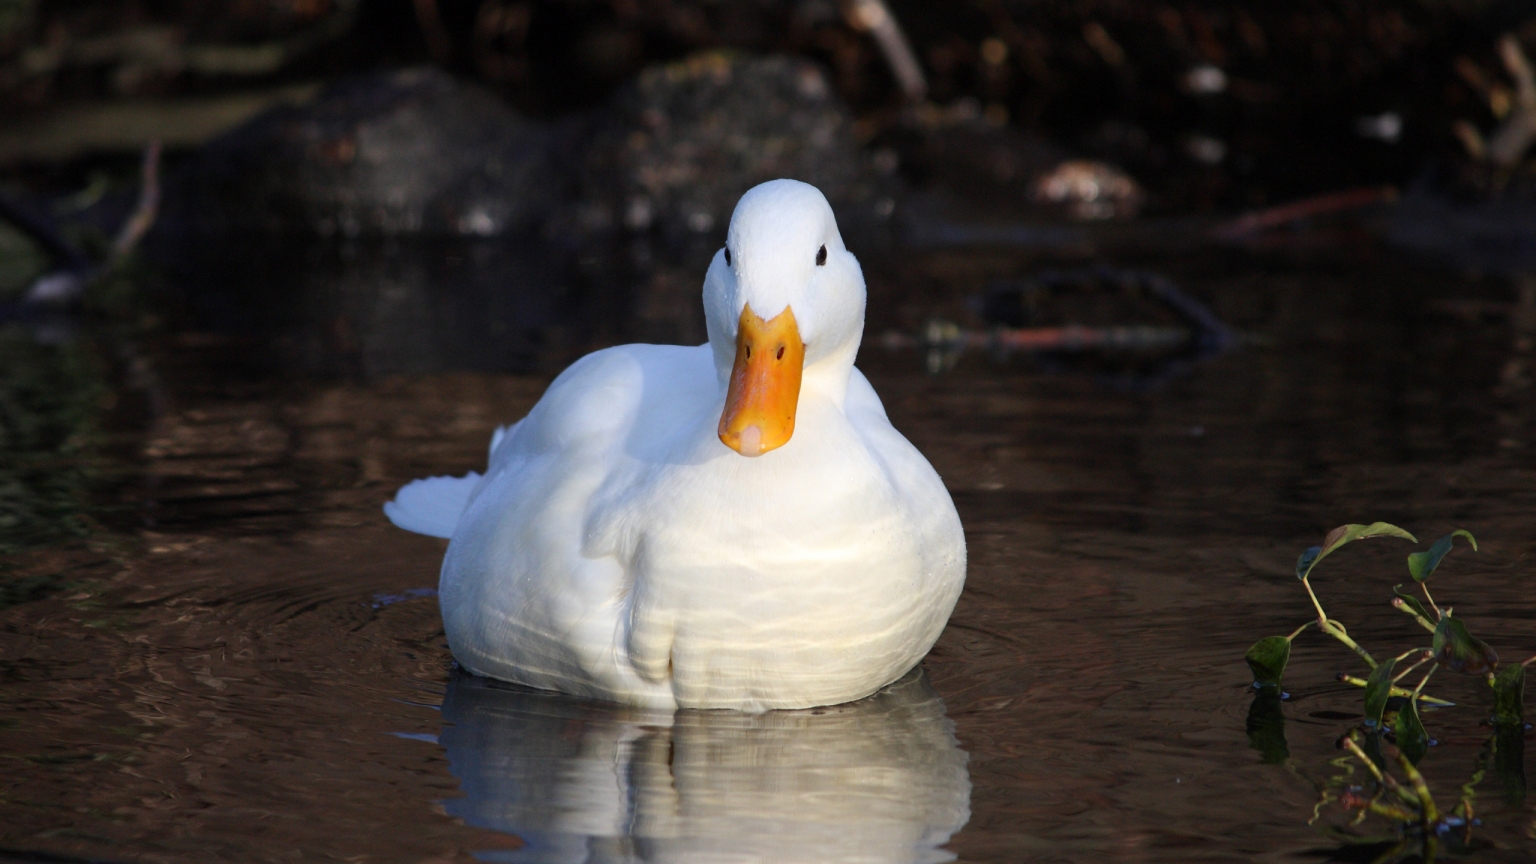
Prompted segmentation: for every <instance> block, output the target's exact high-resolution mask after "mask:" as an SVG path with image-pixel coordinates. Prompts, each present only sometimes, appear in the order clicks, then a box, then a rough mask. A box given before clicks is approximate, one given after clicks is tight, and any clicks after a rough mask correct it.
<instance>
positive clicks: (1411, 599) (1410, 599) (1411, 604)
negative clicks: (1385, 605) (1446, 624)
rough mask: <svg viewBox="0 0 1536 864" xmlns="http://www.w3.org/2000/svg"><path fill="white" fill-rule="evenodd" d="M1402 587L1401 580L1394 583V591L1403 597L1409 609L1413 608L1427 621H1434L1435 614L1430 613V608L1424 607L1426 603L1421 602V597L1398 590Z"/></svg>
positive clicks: (1404, 603)
mask: <svg viewBox="0 0 1536 864" xmlns="http://www.w3.org/2000/svg"><path fill="white" fill-rule="evenodd" d="M1402 587H1403V583H1401V582H1399V583H1397V584H1396V585H1393V586H1392V593H1393V594H1396V595H1397V596H1398V597H1399V598H1401V599H1402V601H1403V605H1404V606H1407V607H1408V608H1409V609H1412V610H1413V611H1414V612H1416V613H1418V616H1419V617H1420V618H1423V619H1424V620H1426V621H1434V620H1435V616H1433V615H1431V614H1429V610H1428V609H1425V608H1424V604H1423V603H1420V602H1419V598H1417V597H1415V596H1413V595H1412V594H1404V593H1403V592H1402V591H1399V590H1398V589H1399V588H1402Z"/></svg>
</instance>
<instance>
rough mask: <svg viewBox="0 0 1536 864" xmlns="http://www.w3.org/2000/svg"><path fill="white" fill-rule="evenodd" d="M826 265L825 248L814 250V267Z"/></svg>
mask: <svg viewBox="0 0 1536 864" xmlns="http://www.w3.org/2000/svg"><path fill="white" fill-rule="evenodd" d="M727 254H729V253H727ZM725 260H727V261H729V260H731V259H730V258H729V257H727V258H726V259H725ZM826 263H827V247H825V246H823V247H821V248H820V249H817V250H816V266H817V267H820V266H822V265H823V264H826Z"/></svg>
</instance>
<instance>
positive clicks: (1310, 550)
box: [1296, 546, 1323, 579]
mask: <svg viewBox="0 0 1536 864" xmlns="http://www.w3.org/2000/svg"><path fill="white" fill-rule="evenodd" d="M1322 551H1323V547H1321V546H1308V547H1307V548H1306V550H1305V551H1303V552H1302V553H1301V557H1300V558H1297V559H1296V578H1297V579H1305V578H1307V574H1308V573H1311V572H1312V565H1313V564H1316V563H1317V559H1318V558H1319V557H1321V555H1322Z"/></svg>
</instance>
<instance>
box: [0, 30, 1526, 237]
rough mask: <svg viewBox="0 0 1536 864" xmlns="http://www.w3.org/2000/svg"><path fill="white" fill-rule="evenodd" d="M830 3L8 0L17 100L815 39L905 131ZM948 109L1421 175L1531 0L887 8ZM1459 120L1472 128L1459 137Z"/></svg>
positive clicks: (1230, 172) (620, 73)
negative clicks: (47, 0) (53, 0)
mask: <svg viewBox="0 0 1536 864" xmlns="http://www.w3.org/2000/svg"><path fill="white" fill-rule="evenodd" d="M854 5H855V4H853V3H852V2H836V0H734V2H721V0H372V2H360V0H269V2H263V3H248V2H243V0H175V2H167V3H156V4H144V3H140V2H133V0H74V2H70V3H58V4H41V3H36V2H34V0H0V110H14V111H21V112H25V111H26V110H30V109H38V108H42V107H46V106H50V105H56V104H60V103H63V102H69V101H71V100H81V99H112V98H120V97H134V98H137V97H159V96H167V95H177V94H207V93H214V92H220V91H224V90H230V89H239V88H250V87H255V86H267V85H274V84H279V83H289V82H294V81H307V80H315V79H325V78H331V77H335V76H337V75H340V74H345V73H351V72H357V71H362V70H369V69H376V68H380V67H394V66H400V65H404V64H409V63H418V62H423V61H427V62H435V63H437V64H439V65H441V66H444V67H446V68H448V69H450V70H452V71H454V72H455V73H457V74H460V75H463V76H466V77H471V78H475V79H478V80H480V81H481V82H483V83H486V84H489V85H491V86H493V87H494V88H496V89H498V90H499V91H500V92H501V93H502V94H503V95H504V96H506V97H507V98H508V99H509V101H510V102H511V103H512V104H513V105H515V106H517V107H518V108H520V109H521V110H524V111H526V112H529V113H532V114H537V115H542V116H550V115H557V114H562V113H567V112H570V111H574V110H579V109H582V108H585V107H589V106H593V105H596V104H598V103H599V102H600V101H601V100H603V99H605V98H607V97H608V96H609V95H610V94H611V93H612V92H613V91H614V90H615V89H616V88H617V87H618V86H619V85H620V84H621V83H622V82H624V81H626V80H629V79H630V78H632V77H633V76H634V75H635V74H636V73H637V72H638V71H639V70H640V69H641V68H643V67H645V66H647V65H651V64H654V63H657V62H663V61H669V60H674V59H677V58H680V57H683V56H686V55H688V54H691V53H693V52H696V51H698V50H700V49H704V48H720V47H727V48H741V49H746V50H750V51H761V52H782V53H793V54H799V55H803V56H809V57H812V58H815V59H817V60H819V61H820V62H822V63H823V64H824V65H825V66H826V67H827V68H828V69H829V70H830V71H831V73H832V80H833V83H834V86H835V87H836V89H837V91H838V93H839V95H840V96H841V97H842V98H843V99H844V100H845V101H847V102H848V103H849V104H850V105H852V106H853V108H854V110H855V112H856V113H857V114H858V115H859V116H860V118H861V119H860V126H859V129H860V132H861V134H862V136H863V138H864V139H865V140H866V141H869V140H875V139H879V138H881V137H882V136H891V135H898V136H899V135H900V134H902V130H903V126H904V118H905V119H910V116H909V114H907V113H904V111H903V96H902V94H901V92H900V90H899V88H898V87H897V86H896V83H895V81H894V79H893V77H892V75H891V73H890V71H889V69H888V65H887V63H886V61H885V58H884V57H883V56H882V54H881V51H880V50H879V48H878V46H877V45H876V43H875V41H874V40H873V39H871V38H870V34H869V33H868V32H866V31H865V30H864V29H862V28H861V27H859V26H855V25H856V23H857V17H856V15H855V13H854V11H853V8H854ZM888 5H889V6H890V8H891V10H892V11H893V13H894V15H895V17H896V19H897V20H898V21H899V22H900V25H901V27H902V29H903V30H904V31H905V33H906V34H907V36H908V38H909V39H910V41H911V43H912V47H913V49H914V51H915V53H916V56H917V58H918V60H919V61H920V62H921V64H922V66H923V68H924V71H925V72H926V74H927V77H928V97H929V98H930V99H931V100H932V102H933V103H934V104H936V105H940V106H950V107H953V106H960V108H961V109H963V112H964V111H968V112H970V114H971V115H973V116H975V117H977V118H982V119H984V120H985V121H986V122H988V123H992V124H995V125H999V126H1002V125H1007V126H1011V127H1014V128H1019V129H1023V130H1025V131H1028V132H1030V133H1033V134H1039V135H1042V136H1044V137H1048V138H1051V139H1053V140H1056V141H1058V142H1060V143H1062V144H1064V145H1065V146H1067V147H1069V148H1070V149H1072V150H1074V151H1077V152H1080V153H1083V154H1085V155H1089V156H1093V157H1095V158H1100V159H1105V160H1108V161H1110V162H1113V163H1116V164H1119V165H1121V166H1123V167H1125V168H1127V169H1129V170H1130V171H1131V172H1132V173H1133V174H1135V175H1136V176H1137V177H1138V179H1141V180H1142V181H1143V182H1144V183H1147V184H1148V185H1149V186H1151V187H1152V191H1153V192H1154V193H1155V194H1157V195H1159V196H1161V198H1162V199H1163V200H1165V201H1168V202H1170V203H1173V204H1175V205H1178V206H1184V207H1196V208H1199V207H1205V206H1212V205H1222V206H1250V205H1255V204H1261V203H1264V202H1266V201H1271V200H1274V199H1275V198H1277V197H1289V196H1296V195H1303V194H1307V193H1310V192H1317V191H1322V190H1327V189H1335V188H1340V187H1342V186H1349V185H1359V184H1364V183H1397V184H1402V183H1405V182H1407V181H1408V180H1410V179H1411V178H1412V177H1413V175H1414V174H1415V172H1417V171H1419V170H1421V169H1422V168H1423V167H1424V165H1425V164H1426V162H1427V161H1430V160H1436V159H1445V160H1457V159H1463V158H1465V157H1467V156H1468V152H1467V150H1468V145H1467V143H1466V142H1467V140H1468V139H1467V136H1466V134H1465V128H1474V129H1480V130H1482V133H1481V134H1484V135H1488V134H1490V133H1491V132H1492V130H1493V129H1494V127H1496V126H1497V125H1499V124H1500V123H1503V122H1504V121H1505V120H1507V119H1508V117H1509V116H1510V113H1511V111H1518V108H1519V104H1518V103H1519V99H1518V93H1517V90H1518V87H1517V86H1516V84H1517V82H1515V81H1512V80H1511V76H1510V74H1509V72H1508V70H1507V68H1506V65H1507V64H1505V63H1504V62H1503V60H1502V58H1501V56H1500V52H1499V48H1498V41H1499V39H1500V37H1501V36H1503V35H1504V34H1507V33H1512V34H1514V35H1515V37H1516V38H1517V39H1519V40H1520V41H1522V42H1523V43H1524V44H1525V45H1526V46H1527V52H1529V51H1530V49H1531V47H1532V46H1536V11H1533V10H1532V8H1531V7H1530V6H1529V4H1528V3H1524V2H1518V0H1305V2H1298V3H1287V4H1254V3H1247V2H1236V0H1219V2H1201V3H1188V4H1174V3H1155V2H1154V3H1101V2H1086V0H1027V2H1026V0H964V2H954V3H942V4H937V3H924V2H918V0H893V2H890V3H889V4H888ZM1458 124H1460V126H1461V127H1464V128H1463V131H1461V132H1458V131H1457V129H1458Z"/></svg>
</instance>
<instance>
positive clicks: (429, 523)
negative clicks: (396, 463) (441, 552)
mask: <svg viewBox="0 0 1536 864" xmlns="http://www.w3.org/2000/svg"><path fill="white" fill-rule="evenodd" d="M479 482H480V475H479V474H477V473H476V472H474V471H471V472H469V474H468V475H466V476H464V477H428V478H426V479H425V480H413V481H411V482H410V483H407V484H406V485H404V486H402V487H401V488H400V491H399V492H396V493H395V500H393V501H390V502H389V503H387V504H385V505H384V515H385V516H388V517H389V521H391V522H393V523H395V525H396V526H397V527H400V528H404V529H405V530H407V531H414V532H415V533H417V534H425V535H427V536H428V537H443V538H448V537H452V536H453V529H454V528H455V527H457V525H458V524H459V517H460V516H461V515H463V513H464V508H465V507H467V506H468V505H469V498H470V495H471V494H472V493H473V492H474V491H475V486H476V485H477V484H478V483H479Z"/></svg>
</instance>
